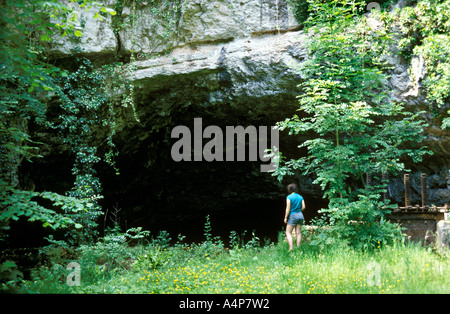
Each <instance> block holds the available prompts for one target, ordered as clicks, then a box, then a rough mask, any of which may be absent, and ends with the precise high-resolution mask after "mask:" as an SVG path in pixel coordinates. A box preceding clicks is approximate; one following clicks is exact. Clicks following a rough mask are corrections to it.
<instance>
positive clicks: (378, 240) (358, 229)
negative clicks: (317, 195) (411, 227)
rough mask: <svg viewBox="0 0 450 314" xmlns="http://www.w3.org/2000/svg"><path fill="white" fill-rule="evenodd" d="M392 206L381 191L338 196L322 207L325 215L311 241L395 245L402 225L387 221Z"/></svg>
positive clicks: (365, 246) (357, 245)
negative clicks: (350, 198) (349, 197)
mask: <svg viewBox="0 0 450 314" xmlns="http://www.w3.org/2000/svg"><path fill="white" fill-rule="evenodd" d="M389 212H390V209H389V207H387V206H386V204H385V203H384V202H383V201H380V200H379V196H378V195H374V194H368V195H364V194H361V195H359V198H358V200H356V201H348V200H346V199H343V200H340V199H337V200H335V201H334V202H333V203H331V204H330V205H329V207H328V208H326V209H322V210H320V213H321V214H324V216H323V217H326V219H325V218H318V219H317V220H316V221H315V224H316V225H317V226H318V227H319V229H318V230H317V232H316V234H314V236H313V238H312V241H311V244H313V245H319V246H322V247H323V246H328V245H335V244H336V243H346V244H348V245H349V246H351V247H353V248H356V249H362V250H373V249H376V248H379V247H380V245H392V244H393V243H394V242H395V241H396V240H399V239H401V238H402V234H401V228H400V227H399V226H398V225H397V224H393V223H390V222H388V221H387V220H386V219H385V216H386V214H388V213H389Z"/></svg>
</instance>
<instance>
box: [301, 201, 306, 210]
mask: <svg viewBox="0 0 450 314" xmlns="http://www.w3.org/2000/svg"><path fill="white" fill-rule="evenodd" d="M305 209H306V205H305V200H303V201H302V211H304V210H305Z"/></svg>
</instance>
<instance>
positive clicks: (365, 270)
mask: <svg viewBox="0 0 450 314" xmlns="http://www.w3.org/2000/svg"><path fill="white" fill-rule="evenodd" d="M252 241H253V242H252V243H250V244H251V245H249V244H246V245H241V246H239V247H237V246H236V247H234V249H227V248H225V247H224V246H223V244H222V243H221V242H220V240H216V242H214V241H211V240H210V241H205V242H202V243H198V244H197V243H192V244H187V243H184V244H181V243H177V244H176V245H168V244H167V243H166V244H165V245H161V243H160V244H155V243H146V244H142V243H141V244H137V245H134V246H130V245H128V244H126V243H118V242H112V243H109V244H107V243H102V244H97V245H96V246H90V247H84V248H80V249H79V250H78V251H77V252H76V255H74V256H72V259H66V260H59V263H56V262H55V261H53V262H52V263H51V264H47V265H43V266H40V267H39V268H38V269H36V270H35V271H34V272H33V274H32V279H30V280H22V281H21V282H20V284H16V286H17V287H16V289H17V292H18V293H81V294H97V293H101V294H105V293H106V294H396V293H402V294H410V293H414V294H447V293H450V276H449V274H450V273H449V258H448V254H447V253H445V252H444V253H442V252H441V253H438V252H437V251H435V250H434V248H433V247H422V246H421V245H419V244H415V243H407V242H404V241H403V242H397V243H395V244H394V245H391V246H383V245H381V244H380V246H379V247H378V248H377V249H375V250H373V251H370V252H362V251H356V250H354V249H350V248H349V247H346V246H334V247H327V248H320V247H317V246H313V245H311V243H309V242H307V241H304V242H303V243H302V245H301V247H300V248H297V249H294V250H293V251H292V252H288V245H287V243H286V241H284V240H283V239H282V237H280V240H279V241H278V242H276V243H269V244H267V243H266V244H265V245H259V244H258V241H254V239H253V240H252ZM47 254H50V252H47ZM70 261H73V262H75V263H76V265H79V268H77V269H75V268H72V269H70V268H69V269H68V267H67V264H68V263H69V262H70ZM76 271H78V272H76Z"/></svg>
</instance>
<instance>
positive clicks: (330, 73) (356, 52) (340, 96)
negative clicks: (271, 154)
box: [275, 2, 425, 200]
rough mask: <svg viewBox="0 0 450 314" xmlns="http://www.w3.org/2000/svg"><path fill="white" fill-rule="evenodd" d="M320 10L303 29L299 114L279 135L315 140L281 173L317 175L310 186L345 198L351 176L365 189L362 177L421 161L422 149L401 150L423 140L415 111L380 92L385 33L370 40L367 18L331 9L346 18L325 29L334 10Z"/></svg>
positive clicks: (348, 10)
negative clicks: (305, 53)
mask: <svg viewBox="0 0 450 314" xmlns="http://www.w3.org/2000/svg"><path fill="white" fill-rule="evenodd" d="M333 3H334V2H333ZM320 6H321V8H322V11H318V13H316V15H314V16H312V17H311V21H312V22H313V25H317V26H312V27H311V28H309V29H308V32H309V33H310V34H311V38H312V39H311V40H310V42H308V49H309V52H310V60H309V61H307V62H305V64H304V65H303V66H302V68H301V70H302V73H303V74H304V75H305V77H306V78H307V80H306V82H305V83H304V84H303V85H301V87H302V88H303V94H302V95H301V96H299V99H300V100H299V103H300V108H299V111H300V112H301V113H302V116H299V115H295V116H294V117H293V118H288V119H286V120H285V121H283V122H280V123H279V126H280V128H281V130H284V129H288V130H289V131H290V133H291V134H298V133H305V132H310V133H311V132H312V134H314V135H313V136H312V139H311V140H307V141H305V142H304V143H303V144H302V145H300V147H305V148H307V150H308V155H307V156H305V157H302V158H300V159H298V160H291V161H287V162H285V166H284V167H281V168H280V170H278V171H284V172H285V173H289V172H287V171H286V168H287V169H301V170H302V171H303V173H304V174H310V173H315V174H316V179H315V181H314V183H317V184H320V186H321V187H322V189H323V190H324V193H325V196H326V197H328V198H329V199H330V200H333V199H335V198H336V197H340V198H342V197H350V194H351V186H348V182H349V181H348V180H349V179H352V180H353V181H355V180H361V181H362V182H361V183H362V184H364V180H363V175H364V174H365V173H384V172H386V173H387V172H390V173H396V172H398V171H400V170H404V166H403V163H402V162H400V157H402V156H404V155H409V156H412V157H413V158H414V160H420V158H421V156H422V155H423V154H425V151H424V150H423V149H418V150H414V149H409V148H408V149H407V148H405V144H406V143H408V145H410V147H414V145H415V143H420V138H421V132H422V129H423V123H422V122H421V121H420V120H418V117H419V114H415V115H413V114H410V113H408V112H405V111H404V108H403V106H402V105H401V104H393V103H390V102H388V101H387V97H386V92H385V91H384V89H383V86H384V85H383V84H384V83H385V82H386V75H385V74H384V72H383V70H384V66H383V64H382V63H381V60H380V56H381V55H382V53H383V51H384V49H385V46H384V45H383V44H384V43H385V42H386V41H387V40H388V38H389V37H388V35H387V34H386V33H383V32H376V33H375V32H373V34H372V35H369V36H367V34H368V33H369V34H370V32H369V31H370V30H369V29H368V26H367V24H366V22H365V18H360V19H356V18H355V19H354V18H353V17H355V15H354V14H352V8H349V7H344V6H343V7H340V8H339V9H338V10H337V11H336V12H337V13H338V14H339V16H342V14H343V15H344V16H347V17H349V18H347V19H344V20H342V21H340V22H335V23H331V24H330V23H329V22H327V18H328V16H330V15H333V16H334V13H333V12H335V7H333V6H332V5H329V6H326V5H325V4H322V3H321V4H320ZM349 29H352V32H349V31H346V30H349ZM355 48H356V49H355ZM275 174H277V173H275Z"/></svg>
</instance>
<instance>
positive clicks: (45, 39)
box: [41, 34, 52, 41]
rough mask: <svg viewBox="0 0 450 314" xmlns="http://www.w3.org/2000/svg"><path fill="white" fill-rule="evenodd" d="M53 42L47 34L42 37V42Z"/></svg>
mask: <svg viewBox="0 0 450 314" xmlns="http://www.w3.org/2000/svg"><path fill="white" fill-rule="evenodd" d="M51 40H52V39H51V38H50V37H49V36H48V35H47V34H44V35H42V36H41V41H51Z"/></svg>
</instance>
